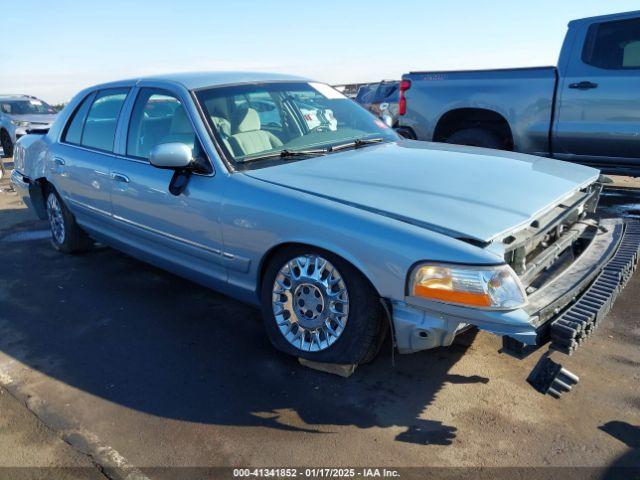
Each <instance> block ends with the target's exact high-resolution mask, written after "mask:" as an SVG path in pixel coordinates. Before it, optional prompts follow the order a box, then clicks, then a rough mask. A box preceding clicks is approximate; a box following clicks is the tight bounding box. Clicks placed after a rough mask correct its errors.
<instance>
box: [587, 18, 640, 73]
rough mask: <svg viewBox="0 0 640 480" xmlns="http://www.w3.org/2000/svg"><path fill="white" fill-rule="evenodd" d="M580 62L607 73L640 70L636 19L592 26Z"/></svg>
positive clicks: (639, 30)
mask: <svg viewBox="0 0 640 480" xmlns="http://www.w3.org/2000/svg"><path fill="white" fill-rule="evenodd" d="M582 60H583V61H584V62H585V63H587V64H589V65H593V66H594V67H598V68H604V69H607V70H625V69H636V68H640V19H632V20H621V21H615V22H604V23H597V24H594V25H592V26H591V27H590V28H589V32H588V33H587V40H586V42H585V46H584V50H583V52H582Z"/></svg>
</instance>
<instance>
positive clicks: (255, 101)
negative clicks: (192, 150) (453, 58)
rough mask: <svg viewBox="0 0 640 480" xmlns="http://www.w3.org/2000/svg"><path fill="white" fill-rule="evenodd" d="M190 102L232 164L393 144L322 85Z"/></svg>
mask: <svg viewBox="0 0 640 480" xmlns="http://www.w3.org/2000/svg"><path fill="white" fill-rule="evenodd" d="M196 97H197V99H198V101H199V103H200V106H201V107H202V110H203V112H204V114H205V116H206V118H207V121H208V122H209V125H210V127H211V129H212V130H213V132H214V135H215V137H216V139H217V140H218V142H219V143H220V144H221V145H222V146H223V147H224V149H225V150H226V153H227V156H228V157H229V158H230V159H231V160H233V161H234V162H237V163H248V162H252V161H256V160H261V159H266V158H273V157H275V156H283V157H284V156H291V155H292V154H294V155H295V154H296V153H297V154H300V155H302V154H305V155H309V156H310V155H311V153H310V152H309V150H314V151H317V152H320V153H323V152H324V153H330V152H331V151H332V150H333V149H334V148H336V147H339V146H346V144H349V143H350V142H356V141H357V142H360V143H359V144H360V145H362V141H364V140H372V141H374V140H375V141H394V140H397V139H398V136H397V134H396V133H395V132H394V131H393V130H391V129H390V128H388V127H387V126H386V125H385V124H384V123H383V122H382V121H380V120H379V119H377V118H375V117H374V116H372V115H371V114H370V113H369V112H367V111H366V110H364V109H363V108H362V107H360V106H359V105H358V104H356V103H355V102H354V101H352V100H350V99H349V98H347V97H345V96H344V95H343V94H341V93H340V92H338V91H337V90H334V89H333V88H331V87H329V86H327V85H324V84H319V83H312V82H274V83H263V84H247V85H238V86H233V87H212V88H207V89H202V90H199V91H197V92H196ZM341 148H342V147H341ZM304 151H306V153H304Z"/></svg>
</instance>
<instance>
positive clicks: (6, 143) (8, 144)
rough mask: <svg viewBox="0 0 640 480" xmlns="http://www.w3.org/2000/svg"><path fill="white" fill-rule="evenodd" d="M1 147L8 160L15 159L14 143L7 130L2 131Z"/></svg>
mask: <svg viewBox="0 0 640 480" xmlns="http://www.w3.org/2000/svg"><path fill="white" fill-rule="evenodd" d="M0 145H2V151H3V152H4V153H3V156H4V157H6V158H11V157H13V142H12V141H11V137H10V136H9V133H8V132H7V131H6V130H2V131H0Z"/></svg>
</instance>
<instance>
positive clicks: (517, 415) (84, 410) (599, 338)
mask: <svg viewBox="0 0 640 480" xmlns="http://www.w3.org/2000/svg"><path fill="white" fill-rule="evenodd" d="M3 184H4V186H6V182H3ZM637 185H638V182H635V183H634V182H628V184H625V185H624V187H630V186H637ZM603 203H604V204H605V208H604V211H605V212H606V213H608V214H610V215H620V214H625V215H637V214H638V211H637V209H638V204H640V191H634V190H633V189H629V188H622V189H614V190H611V191H610V192H609V193H608V194H607V195H605V197H604V199H603ZM45 228H46V226H45V225H44V224H43V223H42V222H38V221H37V220H35V219H34V218H33V217H32V216H31V214H29V213H28V212H26V211H25V210H24V208H23V206H22V205H21V204H20V203H19V202H18V201H17V199H16V197H15V195H14V194H12V193H7V192H3V193H0V272H1V273H0V384H1V385H3V386H4V388H5V389H6V391H7V392H10V394H11V395H12V396H14V397H15V398H17V399H20V400H21V401H22V402H24V404H25V405H26V406H27V407H28V409H29V411H30V412H31V413H33V414H35V415H36V416H37V418H38V419H39V420H38V421H39V422H42V424H43V425H45V426H46V428H47V429H48V430H50V431H51V432H55V434H56V435H57V437H58V438H59V439H63V440H64V441H66V442H68V443H69V444H71V445H72V446H73V447H74V448H75V449H76V450H78V451H79V452H83V453H86V454H88V455H90V456H91V459H92V461H93V462H96V463H99V464H101V465H102V466H104V467H107V470H106V474H108V475H110V476H114V477H119V476H120V477H124V476H126V475H130V478H134V477H135V476H142V475H146V476H148V477H151V478H174V477H175V476H176V471H175V470H162V469H160V470H146V469H145V467H177V466H181V467H185V466H191V467H202V468H205V469H207V468H209V467H214V466H248V465H254V466H255V465H260V466H277V467H283V466H354V467H360V466H388V467H425V466H429V467H451V466H462V467H474V468H469V469H457V470H448V469H446V468H443V469H439V470H429V471H428V472H430V473H431V474H433V473H434V472H439V473H440V474H441V475H442V476H446V477H447V478H454V477H455V478H458V477H464V478H478V475H479V474H480V473H482V472H485V474H486V477H482V478H496V477H498V476H500V475H503V476H504V478H507V477H508V478H534V477H535V478H538V477H536V476H534V475H533V473H534V472H532V471H527V470H515V471H514V470H504V469H494V468H493V467H549V468H547V469H544V470H538V471H537V473H539V474H541V475H544V478H549V477H555V478H563V479H568V478H613V474H612V472H614V471H613V470H611V468H612V467H635V468H636V469H640V368H639V367H640V349H639V346H640V303H639V302H638V298H640V275H636V276H635V278H634V279H633V281H632V282H631V284H630V285H629V286H628V287H627V289H626V290H625V292H624V294H623V295H622V296H621V297H620V298H619V299H618V301H617V303H616V306H615V309H614V311H613V312H612V313H611V314H610V316H609V317H608V318H607V319H606V320H605V322H604V325H603V326H602V327H601V329H600V330H599V331H598V333H597V334H596V335H595V336H594V337H593V338H592V339H590V340H589V342H588V343H587V344H586V346H585V347H583V348H581V349H580V350H579V351H578V352H577V353H576V354H575V355H574V356H572V357H564V356H559V357H557V358H561V359H562V360H563V361H564V365H565V366H566V367H567V368H568V369H570V370H571V371H573V372H575V373H576V374H578V375H579V376H580V377H581V381H580V383H579V385H578V386H577V387H576V388H575V389H574V391H572V392H570V393H569V394H567V395H565V396H564V397H563V398H562V399H561V400H555V399H553V398H550V397H548V396H543V395H541V394H539V393H537V392H535V391H534V390H533V389H532V388H531V387H530V386H529V385H528V384H527V383H526V382H525V378H526V376H527V375H528V373H529V371H530V370H531V368H532V367H533V366H534V364H535V363H536V361H537V360H538V358H539V357H540V355H541V353H542V351H540V352H537V353H535V354H534V355H532V356H530V357H528V358H527V359H525V360H517V359H515V358H513V357H511V356H508V355H505V354H501V353H499V350H500V346H501V345H500V340H499V339H498V338H495V337H493V336H491V335H488V334H484V333H477V334H476V333H471V334H467V335H465V336H464V337H462V338H461V339H459V341H458V343H457V344H456V345H454V346H453V347H451V348H448V349H437V350H433V351H427V352H422V353H418V354H414V355H409V356H400V357H396V359H395V361H396V365H395V367H394V366H392V363H391V354H390V352H389V349H388V348H386V349H385V350H384V351H383V352H382V354H381V355H380V356H379V357H378V358H377V359H376V360H375V361H374V362H373V363H372V364H370V365H366V366H362V367H360V368H359V369H358V370H357V371H356V373H355V375H354V376H353V377H351V378H350V379H342V378H337V377H333V376H330V375H327V374H323V373H319V372H316V371H312V370H309V369H306V368H303V367H301V366H300V365H298V363H297V362H296V361H295V359H292V358H289V357H286V356H284V355H281V354H278V353H277V352H275V351H274V350H273V349H272V348H271V346H270V345H269V343H268V341H267V339H266V337H265V335H264V333H263V330H262V325H261V323H260V318H259V312H258V311H257V310H255V309H254V308H252V307H249V306H247V305H243V304H241V303H238V302H236V301H234V300H231V299H229V298H226V297H223V296H221V295H218V294H216V293H215V292H211V291H209V290H206V289H204V288H202V287H199V286H197V285H194V284H193V283H190V282H188V281H185V280H183V279H181V278H179V277H176V276H173V275H171V274H169V273H166V272H164V271H161V270H158V269H155V268H153V267H150V266H148V265H146V264H143V263H141V262H138V261H136V260H134V259H132V258H130V257H127V256H125V255H123V254H120V253H118V252H116V251H114V250H112V249H109V248H98V249H96V250H94V251H92V252H90V253H88V254H85V255H81V256H74V257H71V256H64V255H61V254H58V253H56V252H54V251H53V250H52V249H51V247H50V246H49V244H48V242H47V241H46V240H42V239H40V240H38V239H35V240H28V238H29V237H28V236H26V237H25V236H24V232H38V231H42V230H43V229H45ZM16 233H20V234H21V235H22V236H20V235H18V236H16V235H14V234H16ZM29 235H34V234H31V233H30V234H29ZM32 238H33V237H32ZM35 238H38V237H37V234H35ZM0 398H1V397H0ZM3 413H4V409H3ZM28 418H30V419H31V420H33V416H31V417H28ZM14 428H15V425H14ZM24 428H25V429H31V428H34V427H33V425H31V426H30V425H29V422H27V421H25V422H24ZM0 431H4V430H2V423H0ZM0 438H2V436H0ZM3 448H6V443H3V442H2V440H0V450H2V449H3ZM4 459H5V457H4V456H3V454H2V452H1V451H0V461H6V460H4ZM34 464H36V462H35V460H34ZM551 467H572V468H551ZM578 467H580V468H578ZM584 467H594V468H584ZM477 468H480V469H481V470H477ZM205 471H206V470H205ZM182 472H183V473H184V471H182ZM407 472H408V473H407V475H410V474H411V472H412V471H407ZM540 472H542V473H540ZM607 472H608V473H607ZM615 472H616V474H618V475H622V476H620V477H619V478H635V477H634V475H640V473H639V470H633V471H632V470H617V471H615ZM414 473H415V472H414ZM425 474H426V473H425V471H424V470H422V471H417V473H416V475H418V476H419V477H420V478H422V477H424V475H425ZM607 475H609V476H608V477H607ZM540 478H541V477H540Z"/></svg>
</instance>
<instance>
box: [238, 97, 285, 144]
mask: <svg viewBox="0 0 640 480" xmlns="http://www.w3.org/2000/svg"><path fill="white" fill-rule="evenodd" d="M239 119H240V121H239V122H238V124H237V126H236V129H235V132H234V133H233V135H231V136H230V137H229V143H230V144H231V146H232V148H233V150H234V152H236V154H237V155H252V154H254V153H260V152H265V151H268V150H273V149H274V148H277V147H281V146H282V142H281V141H280V139H279V138H278V137H276V136H275V135H274V134H273V133H271V132H268V131H266V130H260V127H261V125H260V116H259V115H258V112H256V111H255V110H254V109H253V108H247V109H246V110H243V111H241V112H240V115H239Z"/></svg>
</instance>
